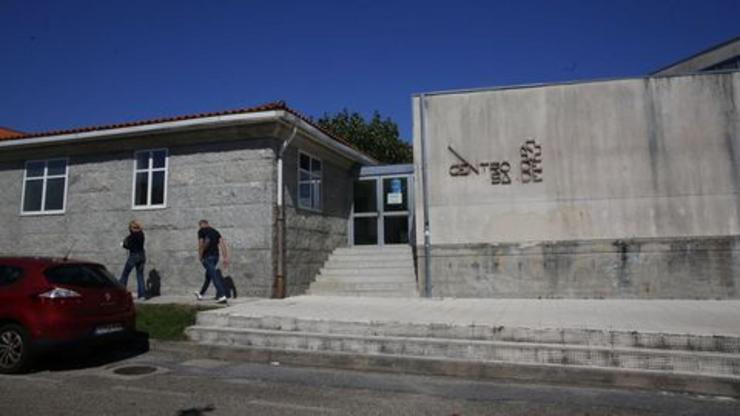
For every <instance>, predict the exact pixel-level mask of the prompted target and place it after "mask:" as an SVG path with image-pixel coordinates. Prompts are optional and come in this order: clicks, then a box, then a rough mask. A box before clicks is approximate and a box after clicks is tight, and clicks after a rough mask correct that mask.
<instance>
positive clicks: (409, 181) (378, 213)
mask: <svg viewBox="0 0 740 416" xmlns="http://www.w3.org/2000/svg"><path fill="white" fill-rule="evenodd" d="M372 168H375V169H372ZM379 168H383V169H382V170H381V171H380V172H377V173H375V172H374V170H380V169H379ZM393 168H396V169H393ZM368 170H369V171H370V173H368V174H365V175H363V174H362V172H361V174H360V177H358V178H356V179H355V180H356V181H375V205H376V206H375V211H374V212H361V213H355V204H354V194H353V196H352V207H351V211H350V218H349V224H348V230H347V231H348V232H347V240H348V241H347V243H348V245H349V246H350V247H352V246H355V229H354V223H355V218H377V221H376V226H377V236H378V242H377V244H375V246H385V245H387V244H386V243H385V218H386V217H401V216H406V217H407V220H408V230H409V231H408V232H409V239H408V240H409V242H408V243H407V244H412V241H413V239H412V237H413V231H414V211H415V209H414V207H415V205H414V174H413V165H390V166H380V167H369V169H368ZM394 170H399V171H398V172H394ZM383 171H385V172H383ZM393 178H406V194H407V196H406V198H408V202H407V209H406V211H388V212H385V211H384V209H383V205H384V203H383V202H384V199H383V197H384V195H383V181H384V180H385V179H393ZM352 189H353V192H354V185H353V186H352ZM362 245H363V246H365V245H367V246H373V245H372V244H362ZM388 245H394V244H388Z"/></svg>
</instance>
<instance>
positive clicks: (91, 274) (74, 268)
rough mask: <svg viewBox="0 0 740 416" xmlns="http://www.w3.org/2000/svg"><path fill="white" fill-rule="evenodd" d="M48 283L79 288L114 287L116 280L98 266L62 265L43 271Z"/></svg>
mask: <svg viewBox="0 0 740 416" xmlns="http://www.w3.org/2000/svg"><path fill="white" fill-rule="evenodd" d="M44 276H46V280H47V281H48V282H49V283H52V284H56V285H71V286H79V287H93V288H97V287H114V286H118V282H117V281H116V279H115V278H114V277H113V276H112V275H111V274H110V272H108V270H106V268H105V267H103V266H101V265H99V264H63V265H60V266H55V267H52V268H50V269H47V270H46V271H44Z"/></svg>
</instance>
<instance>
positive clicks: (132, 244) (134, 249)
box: [126, 231, 144, 253]
mask: <svg viewBox="0 0 740 416" xmlns="http://www.w3.org/2000/svg"><path fill="white" fill-rule="evenodd" d="M127 246H128V247H126V248H128V250H129V251H130V252H131V253H143V252H144V232H143V231H131V232H130V233H129V235H128V244H127Z"/></svg>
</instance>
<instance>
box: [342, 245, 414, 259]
mask: <svg viewBox="0 0 740 416" xmlns="http://www.w3.org/2000/svg"><path fill="white" fill-rule="evenodd" d="M332 254H333V255H336V256H339V257H363V256H411V255H412V252H411V247H409V246H405V247H393V248H389V247H340V248H337V249H335V250H334V252H333V253H332Z"/></svg>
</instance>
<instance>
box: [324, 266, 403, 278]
mask: <svg viewBox="0 0 740 416" xmlns="http://www.w3.org/2000/svg"><path fill="white" fill-rule="evenodd" d="M320 273H321V275H322V276H415V274H414V269H413V267H382V268H375V267H363V268H357V269H353V268H345V267H342V268H338V267H331V266H329V265H327V266H324V267H323V268H322V269H321V271H320ZM413 279H414V280H416V277H414V278H413Z"/></svg>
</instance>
